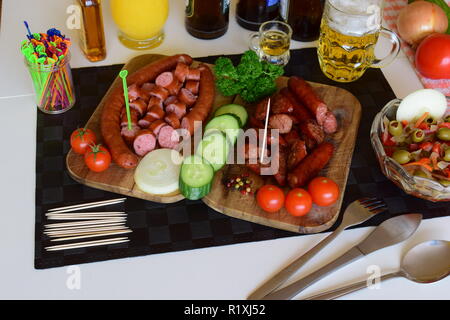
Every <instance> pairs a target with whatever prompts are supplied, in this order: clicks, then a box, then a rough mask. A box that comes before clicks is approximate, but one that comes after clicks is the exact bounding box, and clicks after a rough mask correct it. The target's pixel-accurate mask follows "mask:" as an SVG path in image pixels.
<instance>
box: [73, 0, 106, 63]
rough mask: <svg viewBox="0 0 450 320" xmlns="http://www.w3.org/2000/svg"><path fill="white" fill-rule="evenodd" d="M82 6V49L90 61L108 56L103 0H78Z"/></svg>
mask: <svg viewBox="0 0 450 320" xmlns="http://www.w3.org/2000/svg"><path fill="white" fill-rule="evenodd" d="M78 4H79V5H80V7H81V13H82V16H81V29H80V45H81V50H82V51H83V53H84V55H85V56H86V58H87V59H88V60H89V61H92V62H96V61H101V60H103V59H105V58H106V46H105V32H104V31H103V18H102V7H101V0H78Z"/></svg>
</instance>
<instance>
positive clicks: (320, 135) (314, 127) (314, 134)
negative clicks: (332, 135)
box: [299, 119, 325, 144]
mask: <svg viewBox="0 0 450 320" xmlns="http://www.w3.org/2000/svg"><path fill="white" fill-rule="evenodd" d="M299 129H300V132H302V133H303V134H304V135H305V136H307V137H308V138H310V139H312V140H314V141H315V143H316V144H321V143H322V142H323V140H324V139H325V132H324V131H323V129H322V127H321V126H319V125H318V124H317V122H316V120H314V119H309V120H306V121H303V122H302V123H300V125H299Z"/></svg>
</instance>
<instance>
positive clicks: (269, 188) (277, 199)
mask: <svg viewBox="0 0 450 320" xmlns="http://www.w3.org/2000/svg"><path fill="white" fill-rule="evenodd" d="M256 201H257V202H258V205H259V206H260V207H261V209H263V210H264V211H266V212H277V211H278V210H280V209H281V208H283V205H284V193H283V190H281V189H280V188H278V187H277V186H274V185H271V184H267V185H265V186H262V187H261V188H259V190H258V193H257V194H256Z"/></svg>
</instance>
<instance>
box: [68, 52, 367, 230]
mask: <svg viewBox="0 0 450 320" xmlns="http://www.w3.org/2000/svg"><path fill="white" fill-rule="evenodd" d="M161 57H163V56H161V55H153V54H147V55H141V56H138V57H135V58H134V59H132V60H130V61H129V62H128V63H127V64H126V65H125V66H124V69H126V70H128V72H129V73H132V72H134V71H136V70H138V69H140V68H141V67H143V66H145V65H147V64H149V63H151V62H153V61H156V60H158V59H160V58H161ZM195 63H196V62H194V64H195ZM287 80H288V78H287V77H280V78H279V79H278V82H277V86H278V87H279V88H282V87H284V86H286V83H287ZM311 84H312V86H313V87H314V88H315V89H316V91H317V93H318V95H319V96H320V97H321V98H322V99H323V100H324V101H325V102H326V103H327V104H328V106H329V107H330V109H331V110H333V112H334V113H335V114H336V117H337V119H338V123H339V130H338V132H336V133H335V134H334V135H333V136H331V137H330V139H329V140H330V141H332V142H333V144H334V145H335V146H336V150H335V154H334V156H333V158H332V159H331V161H330V163H329V165H328V166H327V168H326V169H325V170H324V172H323V173H322V174H323V175H326V176H327V177H330V178H332V179H333V180H334V181H336V183H337V184H338V185H339V188H340V190H345V185H346V182H347V175H348V171H349V168H350V162H351V158H352V154H353V149H354V145H355V140H356V134H357V131H358V126H359V120H360V115H361V105H360V103H359V101H358V100H357V99H356V98H355V97H354V96H353V95H352V94H351V93H350V92H348V91H346V90H344V89H340V88H337V87H333V86H327V85H322V84H316V83H311ZM121 85H122V84H121V79H120V78H119V77H117V78H116V79H115V81H114V83H113V85H112V86H111V88H110V89H109V90H108V92H107V93H106V95H105V97H104V98H103V99H102V101H101V102H100V104H99V105H98V107H97V108H96V110H95V111H94V113H93V114H92V116H91V118H90V119H89V121H88V122H87V123H86V125H85V127H87V128H89V129H91V130H93V131H94V132H95V133H96V135H97V137H98V138H99V140H100V143H101V142H102V141H101V134H100V122H99V120H100V115H101V110H102V108H103V105H104V103H105V100H106V98H107V96H108V95H109V94H110V93H111V92H112V90H113V88H114V87H115V86H121ZM232 102H235V103H239V104H242V105H245V103H244V102H243V101H242V100H241V99H240V98H239V97H224V96H222V95H220V94H219V93H217V94H216V97H215V101H214V107H213V108H214V109H216V108H218V107H220V106H221V105H224V104H228V103H232ZM66 164H67V168H68V172H69V174H70V175H71V176H72V178H73V179H74V180H76V181H78V182H79V183H82V184H85V185H88V186H90V187H93V188H97V189H101V190H106V191H110V192H114V193H119V194H123V195H126V196H131V197H136V198H141V199H145V200H150V201H154V202H160V203H173V202H177V201H180V200H182V199H184V197H183V196H182V195H181V194H179V193H176V194H169V195H164V196H161V195H152V194H148V193H144V192H142V191H140V190H139V188H138V187H137V186H136V185H135V183H134V170H125V169H123V168H121V167H119V166H117V165H116V164H114V163H113V164H111V166H110V167H109V168H108V169H107V170H106V171H104V172H101V173H94V172H91V171H90V170H89V169H88V168H87V167H86V166H85V164H84V161H83V157H82V156H80V155H78V154H76V153H74V152H73V151H72V150H70V151H69V153H68V155H67V158H66ZM241 172H249V171H248V170H246V168H245V167H244V166H242V165H226V166H225V167H224V168H223V169H222V170H220V171H219V172H217V173H216V175H215V178H214V182H213V188H212V191H211V192H210V194H208V196H206V197H205V198H203V201H204V202H205V203H206V204H207V205H208V206H210V207H211V208H213V209H215V210H217V211H219V212H222V213H224V214H226V215H229V216H232V217H235V218H239V219H243V220H247V221H251V222H255V223H259V224H263V225H267V226H270V227H274V228H278V229H283V230H288V231H293V232H299V233H316V232H321V231H323V230H326V229H328V228H330V227H331V226H332V225H333V223H334V222H335V221H336V219H337V217H338V215H339V211H340V206H341V202H342V193H341V197H340V199H339V200H338V201H337V202H336V203H335V204H334V205H333V206H330V207H326V208H320V207H316V206H314V207H313V209H312V210H311V212H310V213H309V214H308V215H306V216H304V217H292V216H291V215H289V214H288V213H287V212H286V211H285V210H284V209H283V210H282V211H280V212H279V213H275V214H269V213H266V212H264V211H262V210H261V209H260V208H259V207H258V206H257V204H256V201H255V200H254V199H255V198H254V197H251V196H244V195H241V194H240V193H239V192H234V191H229V190H227V189H226V188H225V187H224V186H223V184H222V179H223V178H224V177H226V176H230V175H234V174H239V173H241ZM250 174H251V176H250V178H251V179H252V180H253V186H254V189H256V188H258V187H259V186H262V185H263V184H266V183H274V181H273V180H272V178H267V177H260V176H257V175H255V174H252V173H250Z"/></svg>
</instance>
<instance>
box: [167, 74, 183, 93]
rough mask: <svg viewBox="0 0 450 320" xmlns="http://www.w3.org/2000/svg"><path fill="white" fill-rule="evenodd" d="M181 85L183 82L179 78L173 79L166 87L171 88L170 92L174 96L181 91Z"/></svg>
mask: <svg viewBox="0 0 450 320" xmlns="http://www.w3.org/2000/svg"><path fill="white" fill-rule="evenodd" d="M181 87H183V83H181V82H180V81H178V79H176V78H175V79H173V82H172V83H171V84H170V85H169V86H168V87H167V88H166V89H167V90H169V94H170V95H172V96H176V95H177V94H178V92H180V90H181Z"/></svg>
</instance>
